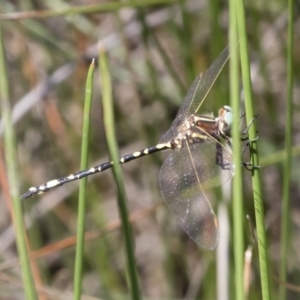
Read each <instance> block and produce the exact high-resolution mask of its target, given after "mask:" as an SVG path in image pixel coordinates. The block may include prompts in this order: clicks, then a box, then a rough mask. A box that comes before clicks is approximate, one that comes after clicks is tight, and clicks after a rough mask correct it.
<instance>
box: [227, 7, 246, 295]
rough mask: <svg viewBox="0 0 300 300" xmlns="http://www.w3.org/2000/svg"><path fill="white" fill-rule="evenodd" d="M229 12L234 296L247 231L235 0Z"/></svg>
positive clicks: (239, 285)
mask: <svg viewBox="0 0 300 300" xmlns="http://www.w3.org/2000/svg"><path fill="white" fill-rule="evenodd" d="M229 13H230V18H229V19H230V31H229V45H230V53H231V55H230V66H229V70H230V104H231V107H232V110H233V114H234V116H235V117H234V118H233V124H232V142H233V149H234V152H233V153H234V164H235V166H236V168H235V175H234V177H233V203H232V208H233V245H234V249H233V251H234V266H235V267H234V282H235V285H234V287H235V299H240V300H243V299H244V298H245V295H244V288H243V261H244V235H243V227H244V226H243V219H244V212H243V202H242V201H243V191H242V168H241V167H240V165H241V155H240V153H241V140H240V129H239V119H238V116H239V114H240V99H239V65H238V47H237V42H238V37H237V24H236V8H235V3H234V1H229Z"/></svg>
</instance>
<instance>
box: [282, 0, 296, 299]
mask: <svg viewBox="0 0 300 300" xmlns="http://www.w3.org/2000/svg"><path fill="white" fill-rule="evenodd" d="M288 14H289V17H288V19H289V23H288V45H287V102H286V103H287V104H286V117H285V122H286V123H285V124H286V127H285V151H286V152H285V153H286V155H285V161H284V168H283V191H282V214H281V248H280V254H281V257H282V258H286V257H288V246H289V230H290V229H289V227H290V226H289V225H290V222H289V220H290V209H289V207H290V181H291V161H292V119H293V113H292V108H293V45H294V1H293V0H289V1H288ZM286 267H287V259H281V260H280V280H281V281H282V282H285V281H286ZM279 299H281V300H285V299H286V287H285V286H284V285H280V289H279Z"/></svg>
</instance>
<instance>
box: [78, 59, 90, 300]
mask: <svg viewBox="0 0 300 300" xmlns="http://www.w3.org/2000/svg"><path fill="white" fill-rule="evenodd" d="M94 69H95V64H94V61H92V63H91V65H90V68H89V71H88V76H87V81H86V89H85V104H84V113H83V128H82V144H81V162H80V170H86V169H87V167H88V149H89V145H88V143H89V132H90V111H91V104H92V97H93V93H92V91H93V75H94ZM86 183H87V178H86V177H85V178H82V179H81V180H80V186H79V200H78V201H79V202H78V220H77V244H76V257H75V270H74V299H77V300H79V299H80V298H81V289H82V286H81V282H82V259H83V246H84V231H85V206H86V203H85V200H86V199H85V198H86V197H85V194H86Z"/></svg>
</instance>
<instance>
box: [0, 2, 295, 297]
mask: <svg viewBox="0 0 300 300" xmlns="http://www.w3.org/2000/svg"><path fill="white" fill-rule="evenodd" d="M107 3H108V4H111V6H109V7H108V8H106V10H105V11H99V9H97V7H92V9H90V11H89V12H88V13H87V12H86V11H81V12H79V13H74V12H73V13H71V12H72V9H73V8H74V7H75V6H76V7H78V5H82V6H81V7H82V8H84V7H83V5H89V4H97V3H96V2H93V1H83V2H75V1H69V2H63V1H55V2H53V1H23V2H22V3H21V2H20V3H19V2H11V1H2V5H1V16H0V21H1V27H2V42H3V45H4V48H5V53H6V64H7V74H8V81H9V88H10V90H9V92H10V103H11V106H12V109H13V113H12V117H13V120H14V132H15V136H16V145H17V151H18V166H19V168H18V177H19V181H20V189H21V191H20V192H21V193H23V192H26V190H27V189H28V188H29V187H31V186H36V185H40V184H43V183H44V182H47V181H49V180H51V179H54V178H57V177H61V176H64V175H68V174H70V173H73V172H76V171H78V170H79V166H80V149H81V129H82V116H83V107H84V93H85V83H86V76H87V72H88V67H89V64H90V62H91V60H92V58H95V57H97V56H98V53H97V43H98V42H99V41H101V43H102V44H103V45H104V46H105V47H106V49H107V54H108V61H109V66H110V73H111V76H112V86H113V105H114V112H115V119H116V124H115V125H116V132H117V136H116V138H117V141H118V145H119V153H120V155H125V154H129V153H131V152H134V151H137V150H140V149H143V148H145V147H147V146H153V145H155V144H156V143H158V141H159V139H160V137H161V135H162V134H163V133H164V132H165V131H166V130H167V129H168V128H169V126H170V125H171V123H172V120H173V119H174V117H175V116H176V113H177V110H178V108H179V107H180V105H181V103H182V100H183V98H184V96H185V93H186V92H187V90H188V88H189V86H190V84H191V83H192V81H193V79H194V77H195V76H196V74H197V73H199V72H201V71H204V70H206V69H207V68H208V67H209V65H210V64H211V63H212V62H213V61H214V59H215V58H216V57H217V55H218V54H219V53H220V52H221V51H222V49H223V48H224V47H225V46H226V45H227V43H228V26H229V19H228V18H229V16H228V3H227V2H226V1H204V0H203V1H188V0H187V1H156V2H155V4H154V5H153V4H149V3H151V1H149V3H148V2H146V1H144V2H140V3H142V4H143V5H140V7H138V8H137V7H135V4H134V3H132V4H130V3H127V2H122V3H116V2H114V3H116V5H115V6H114V5H113V3H112V2H110V3H109V2H107ZM121 5H123V6H126V7H125V8H124V7H123V8H122V7H121ZM99 7H101V6H100V5H99ZM49 9H53V10H58V9H65V10H66V13H64V14H61V15H59V14H57V13H55V12H54V14H53V15H52V16H48V17H47V16H44V17H43V16H42V15H41V14H39V11H43V10H49ZM68 10H69V11H68ZM100 10H101V9H100ZM245 10H246V17H247V30H248V32H247V34H248V36H247V38H248V42H249V48H248V49H249V54H250V58H251V77H252V85H253V95H254V108H255V112H256V113H257V114H259V118H258V120H257V121H256V125H257V129H258V136H259V141H258V143H259V155H260V158H261V164H262V166H263V167H262V168H261V170H260V172H261V177H262V183H261V184H262V187H263V200H264V205H265V224H266V230H267V231H266V234H267V253H268V260H269V267H270V276H271V277H270V278H271V291H272V294H273V295H276V293H277V291H278V288H279V286H280V283H279V282H278V273H279V264H280V261H281V260H285V259H286V260H287V281H288V282H289V283H290V284H291V286H290V287H289V288H288V291H287V299H299V287H298V293H297V291H295V290H294V289H295V288H296V286H297V285H298V283H299V277H300V272H299V267H300V257H299V253H300V252H299V247H300V238H299V227H300V222H299V220H300V205H299V203H300V202H299V200H300V192H299V186H300V168H299V167H298V166H299V158H298V157H297V156H295V157H294V158H293V161H292V177H291V182H290V190H291V195H290V220H289V222H290V223H289V224H290V225H289V226H290V227H289V228H290V230H289V232H290V236H289V252H288V256H287V257H282V256H281V254H280V243H281V239H280V222H281V202H282V201H281V200H282V182H283V178H284V176H285V174H284V173H283V171H282V170H283V165H282V162H283V159H282V153H280V151H282V150H283V149H284V143H285V124H286V119H285V118H286V116H285V110H286V103H287V96H286V94H287V70H286V65H287V63H286V51H287V24H288V21H289V19H288V14H287V3H286V2H285V1H277V0H274V1H269V2H260V1H246V3H245ZM26 11H27V12H28V11H35V12H36V13H35V15H27V14H26ZM16 12H23V14H21V15H18V14H16V15H15V16H14V18H13V19H10V20H4V19H5V18H9V17H11V16H12V15H11V13H16ZM26 17H28V18H26ZM1 19H2V20H1ZM294 26H295V44H294V47H293V71H294V90H293V92H294V97H293V98H294V99H295V100H294V102H293V127H292V143H293V145H297V144H299V139H300V136H299V130H298V129H299V128H300V121H299V120H300V107H299V101H298V99H299V93H300V86H299V82H300V79H299V75H300V68H299V65H300V56H299V55H298V54H299V53H300V43H299V41H300V40H299V34H300V18H299V3H298V4H297V5H296V6H295V23H294ZM93 93H94V94H93V104H92V105H93V106H92V111H91V118H92V121H91V133H90V143H89V165H90V166H95V165H97V164H98V163H100V162H105V161H107V160H108V154H107V147H106V143H105V136H104V131H103V117H102V108H101V91H100V86H99V78H98V73H97V72H96V73H95V76H94V87H93ZM228 95H229V79H228V66H226V67H225V68H224V70H223V71H222V74H221V75H220V77H219V79H218V80H217V82H216V84H215V86H214V88H213V90H212V91H211V92H210V94H209V96H208V98H207V99H206V102H205V103H204V104H203V106H202V108H201V112H207V111H213V112H214V114H215V115H217V112H218V109H219V107H221V106H222V105H226V104H229V99H228V97H229V96H228ZM240 98H241V105H242V107H243V100H244V99H243V92H242V86H241V94H240ZM242 111H243V109H242ZM3 125H5V124H1V129H0V134H1V138H2V136H3ZM0 143H1V144H0V152H1V161H0V184H1V191H0V192H1V193H0V205H1V209H0V228H1V234H0V258H1V262H2V263H1V264H0V270H1V274H2V275H1V274H0V299H23V298H22V297H23V296H22V295H23V288H22V281H21V279H20V274H19V270H18V264H17V263H16V261H15V258H17V252H16V248H15V237H14V233H13V230H12V222H11V217H10V213H9V207H10V197H9V195H8V182H7V177H6V173H5V166H4V156H5V153H4V151H3V142H2V139H1V141H0ZM165 157H166V154H165V153H163V154H154V155H151V156H148V157H144V158H141V159H138V160H136V161H132V162H130V163H128V164H125V165H124V166H122V170H123V176H124V182H125V188H126V193H127V198H128V207H129V210H130V213H131V215H132V216H131V217H132V228H133V235H134V246H135V257H136V263H137V270H138V279H139V283H140V288H141V293H142V295H143V297H144V298H145V299H233V297H234V281H233V277H234V271H235V269H234V264H233V253H232V225H231V224H232V221H231V220H232V218H231V202H230V198H231V196H230V185H228V186H226V187H222V191H221V190H217V191H211V192H210V193H209V195H208V196H209V199H210V200H211V202H212V204H213V206H214V208H215V211H216V213H217V215H218V219H219V224H220V230H221V241H220V245H219V247H218V249H217V250H216V251H212V252H209V251H204V250H202V249H200V248H199V247H198V246H197V245H196V244H195V243H194V242H193V241H191V240H190V239H189V238H188V236H187V235H186V234H185V233H184V232H183V231H182V229H181V228H179V226H178V225H177V224H176V223H175V221H174V219H173V218H172V215H171V214H170V213H169V212H168V210H167V208H166V207H165V206H164V205H163V200H162V197H161V195H160V191H159V187H158V174H159V169H160V166H161V165H162V162H163V159H164V158H165ZM244 160H249V157H247V154H246V155H245V156H244ZM243 180H244V182H245V184H244V194H243V196H244V199H243V203H244V213H245V214H247V215H249V217H250V219H251V222H250V223H251V224H252V226H253V227H252V228H253V229H254V231H255V224H254V220H255V218H254V209H253V195H252V188H251V173H249V172H247V171H246V170H244V176H243ZM221 192H223V193H221ZM222 194H223V196H221V195H222ZM116 198H117V194H116V187H115V183H114V181H113V177H112V173H111V171H106V172H104V173H102V174H98V175H94V176H92V177H91V178H89V180H88V187H87V194H86V201H87V208H86V232H87V233H88V237H89V239H88V241H86V243H85V249H84V265H83V294H84V295H85V296H83V298H82V299H129V298H130V297H131V296H130V293H129V291H128V287H127V283H126V276H127V275H126V268H125V265H126V263H125V260H126V257H125V255H124V243H123V241H122V238H121V236H122V235H121V230H120V226H119V224H118V222H117V220H118V219H119V217H118V208H117V201H116ZM77 204H78V182H74V183H70V184H68V185H65V186H62V187H59V188H57V189H54V190H53V191H50V192H49V193H47V194H44V195H41V196H37V197H34V198H32V199H28V200H25V201H24V202H23V203H22V205H23V208H24V215H26V224H27V225H28V243H29V245H30V249H31V250H32V251H33V254H32V255H35V262H36V265H35V266H34V269H35V270H36V274H35V279H36V280H37V279H38V280H39V281H40V284H41V285H43V287H44V289H45V291H46V294H45V295H44V296H41V297H45V298H41V299H72V296H70V294H67V293H68V292H71V291H72V281H73V272H74V259H75V247H74V243H75V241H74V236H75V234H76V220H77ZM241 224H243V225H244V232H245V245H246V246H248V245H249V246H252V247H253V253H252V260H251V262H250V264H249V266H248V268H249V270H250V271H251V273H250V275H249V277H246V278H247V280H246V281H247V283H248V284H249V292H248V291H246V294H247V295H248V299H261V293H260V274H259V268H258V253H257V248H256V242H255V241H253V238H252V230H251V228H250V227H249V226H248V223H247V221H246V215H245V217H244V220H242V221H241ZM46 246H48V247H47V248H44V247H46ZM38 250H39V251H38ZM32 264H33V265H34V263H32ZM6 276H8V277H6ZM9 276H10V277H9ZM17 278H19V279H17ZM8 283H9V284H8ZM281 284H283V283H281ZM87 295H89V296H87ZM68 297H69V298H68ZM84 297H86V298H84Z"/></svg>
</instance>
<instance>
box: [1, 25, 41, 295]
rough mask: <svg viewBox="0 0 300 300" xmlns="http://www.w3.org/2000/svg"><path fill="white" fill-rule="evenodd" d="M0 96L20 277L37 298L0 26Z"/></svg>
mask: <svg viewBox="0 0 300 300" xmlns="http://www.w3.org/2000/svg"><path fill="white" fill-rule="evenodd" d="M0 43H1V44H0V78H1V80H0V97H1V111H2V120H3V124H4V149H5V160H6V166H7V174H8V182H9V191H10V195H11V198H12V201H13V208H12V210H11V218H12V221H13V224H14V229H15V234H16V242H17V249H18V255H19V259H20V265H21V272H22V278H23V282H24V290H25V296H26V299H33V300H34V299H37V295H36V290H35V286H34V281H33V277H32V273H31V268H30V257H29V254H28V249H27V245H26V235H25V230H24V228H25V225H24V222H23V215H22V206H21V201H20V193H19V181H18V172H17V169H18V166H17V152H16V143H15V135H14V131H13V126H12V118H11V107H10V103H9V92H8V90H9V89H8V79H7V71H6V63H5V52H4V46H3V39H2V28H1V26H0Z"/></svg>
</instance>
